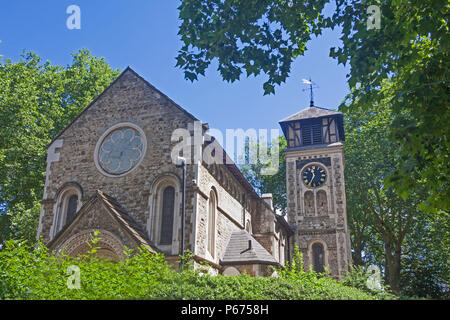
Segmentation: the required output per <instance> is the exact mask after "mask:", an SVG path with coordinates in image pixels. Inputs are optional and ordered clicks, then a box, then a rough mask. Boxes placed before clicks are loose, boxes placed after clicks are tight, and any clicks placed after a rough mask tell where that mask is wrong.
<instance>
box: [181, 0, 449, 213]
mask: <svg viewBox="0 0 450 320" xmlns="http://www.w3.org/2000/svg"><path fill="white" fill-rule="evenodd" d="M325 4H329V5H332V6H334V12H333V13H332V14H331V16H325V15H324V10H323V9H324V6H325ZM370 5H377V6H378V7H379V8H380V11H381V17H380V22H381V28H380V29H369V28H368V27H367V20H368V17H369V14H368V13H367V9H368V8H369V6H370ZM179 10H180V19H181V20H182V24H181V26H180V29H179V34H180V36H181V40H182V41H183V43H184V45H183V47H182V48H181V50H180V51H179V55H178V58H177V59H178V63H177V65H178V66H179V67H180V68H181V69H183V70H184V72H185V76H186V78H187V79H190V80H195V79H197V75H199V74H201V75H204V73H205V70H206V68H207V67H208V66H209V65H210V64H211V61H212V60H213V59H217V61H218V64H219V72H220V73H221V75H222V78H223V79H224V80H227V81H235V80H238V79H239V78H240V76H241V74H242V73H243V71H246V73H247V76H249V75H255V76H256V75H259V74H260V73H263V74H265V75H267V76H268V80H267V81H266V82H265V83H264V92H265V94H270V93H274V88H275V85H279V84H280V83H282V82H284V81H285V80H286V78H287V77H288V76H289V73H290V67H291V63H292V61H293V60H294V59H295V58H297V57H298V56H299V55H302V54H303V53H304V52H305V50H306V43H307V41H308V40H309V39H310V36H311V35H312V34H316V35H318V34H320V33H321V32H322V31H323V30H324V29H325V28H336V27H338V28H340V29H341V30H342V32H341V34H342V36H341V40H342V45H341V46H340V47H338V48H330V56H331V57H333V58H336V59H337V61H338V63H342V64H347V63H348V64H349V65H350V67H351V68H350V73H349V74H348V84H349V86H350V88H351V90H352V91H351V92H352V96H351V100H355V101H356V100H357V101H358V102H359V103H361V104H363V105H364V106H365V107H366V111H368V112H370V111H371V110H373V108H374V106H376V105H378V104H379V103H380V101H382V100H383V99H386V98H389V99H390V104H391V107H392V117H393V118H394V121H393V122H392V126H393V128H394V130H392V135H391V138H390V139H391V140H395V141H397V142H399V149H400V151H401V153H400V158H399V163H400V164H399V166H397V170H396V171H395V172H393V173H391V174H390V176H391V178H390V183H392V184H393V185H394V186H395V187H396V192H397V193H399V194H400V195H402V196H403V198H406V197H407V196H408V194H409V193H410V191H411V190H414V189H416V187H418V186H421V185H426V187H427V188H428V189H429V191H430V193H429V195H428V197H427V198H426V199H425V200H426V201H424V202H423V203H424V204H423V207H424V208H425V209H427V210H431V211H433V210H434V211H436V210H437V211H439V210H444V211H446V212H448V211H449V205H450V194H449V190H450V188H449V177H450V171H449V170H450V167H449V165H448V163H449V144H450V143H449V141H448V136H449V131H448V130H449V126H448V124H449V123H450V119H449V115H450V112H449V111H450V110H449V106H450V103H449V100H448V91H449V88H448V79H447V75H448V70H449V64H450V59H449V52H450V50H449V36H448V35H449V30H448V16H449V4H448V2H447V1H444V0H437V1H435V0H428V1H423V0H412V1H411V0H383V1H380V0H378V1H366V0H350V1H348V0H335V1H299V0H292V1H286V0H251V1H249V0H225V1H223V0H183V1H182V4H181V5H180V7H179ZM386 80H389V82H390V83H391V86H390V87H389V89H390V90H389V92H387V91H386V90H384V91H383V90H382V86H383V83H384V81H386ZM348 106H354V104H351V103H350V104H348V103H347V104H345V103H344V104H342V105H341V110H342V111H348V112H351V111H352V110H351V108H347V107H348ZM417 174H418V175H419V178H417ZM386 183H388V181H386Z"/></svg>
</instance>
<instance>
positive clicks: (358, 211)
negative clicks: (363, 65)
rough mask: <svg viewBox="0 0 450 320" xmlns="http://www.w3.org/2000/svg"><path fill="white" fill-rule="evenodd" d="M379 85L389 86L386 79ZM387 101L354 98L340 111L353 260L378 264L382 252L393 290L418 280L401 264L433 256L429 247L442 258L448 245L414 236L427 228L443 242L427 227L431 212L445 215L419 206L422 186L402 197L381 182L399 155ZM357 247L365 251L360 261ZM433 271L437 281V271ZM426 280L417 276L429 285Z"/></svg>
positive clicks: (443, 236)
mask: <svg viewBox="0 0 450 320" xmlns="http://www.w3.org/2000/svg"><path fill="white" fill-rule="evenodd" d="M383 86H384V88H385V89H386V90H390V85H389V84H384V85H383ZM390 102H391V100H390V99H386V100H384V101H382V103H380V104H379V105H377V106H376V108H374V111H372V112H367V111H365V110H367V109H366V108H365V107H364V105H362V104H361V102H360V101H352V103H354V104H355V105H354V106H352V107H351V108H349V110H352V112H349V113H347V114H346V141H345V156H346V167H345V178H346V192H347V211H348V216H349V224H350V228H351V238H352V247H353V249H354V258H356V259H355V262H356V263H357V264H361V265H362V264H364V263H376V264H381V260H380V254H379V253H380V252H383V255H384V270H385V276H386V279H387V282H388V283H389V285H390V287H391V288H392V289H393V290H394V291H396V292H399V291H400V289H401V284H402V283H403V284H406V283H409V284H411V283H418V281H416V280H415V279H414V277H415V275H413V273H412V272H406V271H405V270H404V269H405V268H406V269H408V270H410V269H411V268H413V269H414V268H415V267H414V266H415V264H416V263H417V262H419V261H420V260H421V258H420V257H422V258H423V257H433V255H434V253H433V252H439V253H438V256H439V257H441V258H443V259H445V258H448V246H443V247H440V248H437V247H436V246H434V247H433V246H431V245H432V244H433V242H432V241H429V240H427V239H426V238H423V239H420V238H418V235H419V234H423V235H424V234H425V230H428V232H427V233H428V236H430V237H432V238H433V237H435V236H438V234H439V237H440V238H441V240H442V241H444V242H445V241H447V242H448V241H449V238H448V234H445V233H442V232H440V233H434V232H433V231H432V230H431V228H430V221H431V220H430V218H431V217H433V219H434V218H437V219H441V220H444V221H445V219H447V220H448V216H447V218H445V217H446V215H445V214H444V212H440V214H432V213H428V214H426V213H424V212H423V211H422V210H420V208H421V207H420V206H419V204H420V203H421V202H422V199H423V198H425V197H426V196H427V192H428V191H427V190H425V189H424V188H423V187H420V188H416V190H411V191H410V192H409V193H408V197H407V198H406V199H403V198H401V197H400V196H399V195H398V194H397V193H396V192H395V190H394V189H393V187H392V185H390V184H389V183H386V180H387V179H388V177H389V174H390V173H391V172H394V171H395V170H396V168H397V166H398V165H399V159H400V157H401V151H400V149H399V146H398V144H397V143H393V142H392V141H391V140H390V139H389V137H390V134H391V131H392V130H395V129H394V128H393V127H392V126H393V123H394V121H393V117H392V112H393V111H392V109H391V105H390ZM427 225H428V227H426V226H427ZM446 225H448V222H447V224H446ZM441 231H442V230H441ZM414 239H415V240H414ZM421 246H422V250H420V249H419V247H421ZM436 249H438V250H437V251H435V250H436ZM416 250H417V251H416ZM445 251H447V253H446V252H445ZM363 253H364V255H367V257H366V259H365V261H364V259H363V258H362V254H363ZM440 261H441V262H442V260H440ZM435 262H437V260H436V259H435ZM381 265H382V264H381ZM428 265H429V266H430V268H429V270H431V269H432V268H435V269H439V270H441V271H442V272H445V270H446V268H445V267H444V266H443V265H442V263H434V262H433V261H431V260H430V261H428ZM434 276H436V272H435V273H434ZM438 277H440V278H439V279H440V284H443V283H444V282H443V279H444V277H442V274H441V275H440V276H438ZM429 280H430V279H426V278H422V279H421V281H423V282H424V283H425V282H428V284H429V285H433V284H432V282H430V281H429ZM416 289H417V288H416ZM411 292H412V290H409V291H408V293H411ZM418 294H419V292H418ZM422 295H423V294H422Z"/></svg>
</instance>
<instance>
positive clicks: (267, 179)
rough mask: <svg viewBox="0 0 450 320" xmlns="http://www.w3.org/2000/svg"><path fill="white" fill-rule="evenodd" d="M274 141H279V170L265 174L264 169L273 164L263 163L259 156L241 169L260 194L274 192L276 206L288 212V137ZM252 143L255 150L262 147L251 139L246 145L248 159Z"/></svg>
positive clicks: (274, 204) (247, 162)
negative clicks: (285, 154) (286, 151)
mask: <svg viewBox="0 0 450 320" xmlns="http://www.w3.org/2000/svg"><path fill="white" fill-rule="evenodd" d="M272 143H278V145H279V149H278V150H279V158H278V159H279V160H278V162H279V163H278V171H277V172H276V173H275V174H273V175H266V174H263V170H264V169H267V168H269V167H271V166H272V165H273V164H272V163H266V164H262V163H261V159H259V158H258V159H257V163H255V164H250V163H249V161H246V163H245V164H244V165H242V166H241V167H240V169H241V171H242V174H243V175H244V176H245V177H246V178H247V180H248V181H249V182H250V184H251V185H252V186H253V188H255V190H257V191H258V193H259V194H260V195H261V194H264V193H272V195H273V206H274V208H275V209H276V210H278V211H280V212H282V213H286V157H285V156H284V150H285V149H286V146H287V143H286V138H285V137H284V136H281V137H279V138H278V139H277V140H274V141H273V142H272ZM252 144H253V147H254V149H253V150H258V149H259V148H260V146H259V144H257V143H255V142H254V141H249V143H248V144H247V145H246V154H247V160H248V156H249V152H250V150H252V148H251V147H250V146H251V145H252ZM269 150H270V148H269Z"/></svg>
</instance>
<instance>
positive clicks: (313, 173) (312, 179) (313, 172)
mask: <svg viewBox="0 0 450 320" xmlns="http://www.w3.org/2000/svg"><path fill="white" fill-rule="evenodd" d="M311 173H312V178H311V181H309V183H308V185H309V186H310V187H311V183H312V182H313V181H314V177H315V176H316V174H315V171H314V169H313V170H311Z"/></svg>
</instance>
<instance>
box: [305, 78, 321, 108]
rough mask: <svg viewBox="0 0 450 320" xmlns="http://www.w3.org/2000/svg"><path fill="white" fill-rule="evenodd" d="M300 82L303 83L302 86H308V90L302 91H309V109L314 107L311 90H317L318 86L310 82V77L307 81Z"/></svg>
mask: <svg viewBox="0 0 450 320" xmlns="http://www.w3.org/2000/svg"><path fill="white" fill-rule="evenodd" d="M302 82H303V83H304V84H307V85H309V88H306V89H303V91H306V90H308V89H309V90H310V102H309V106H310V107H314V92H313V89H316V88H318V87H319V86H318V85H317V84H316V83H315V82H313V81H312V80H311V77H309V80H307V79H302Z"/></svg>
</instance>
